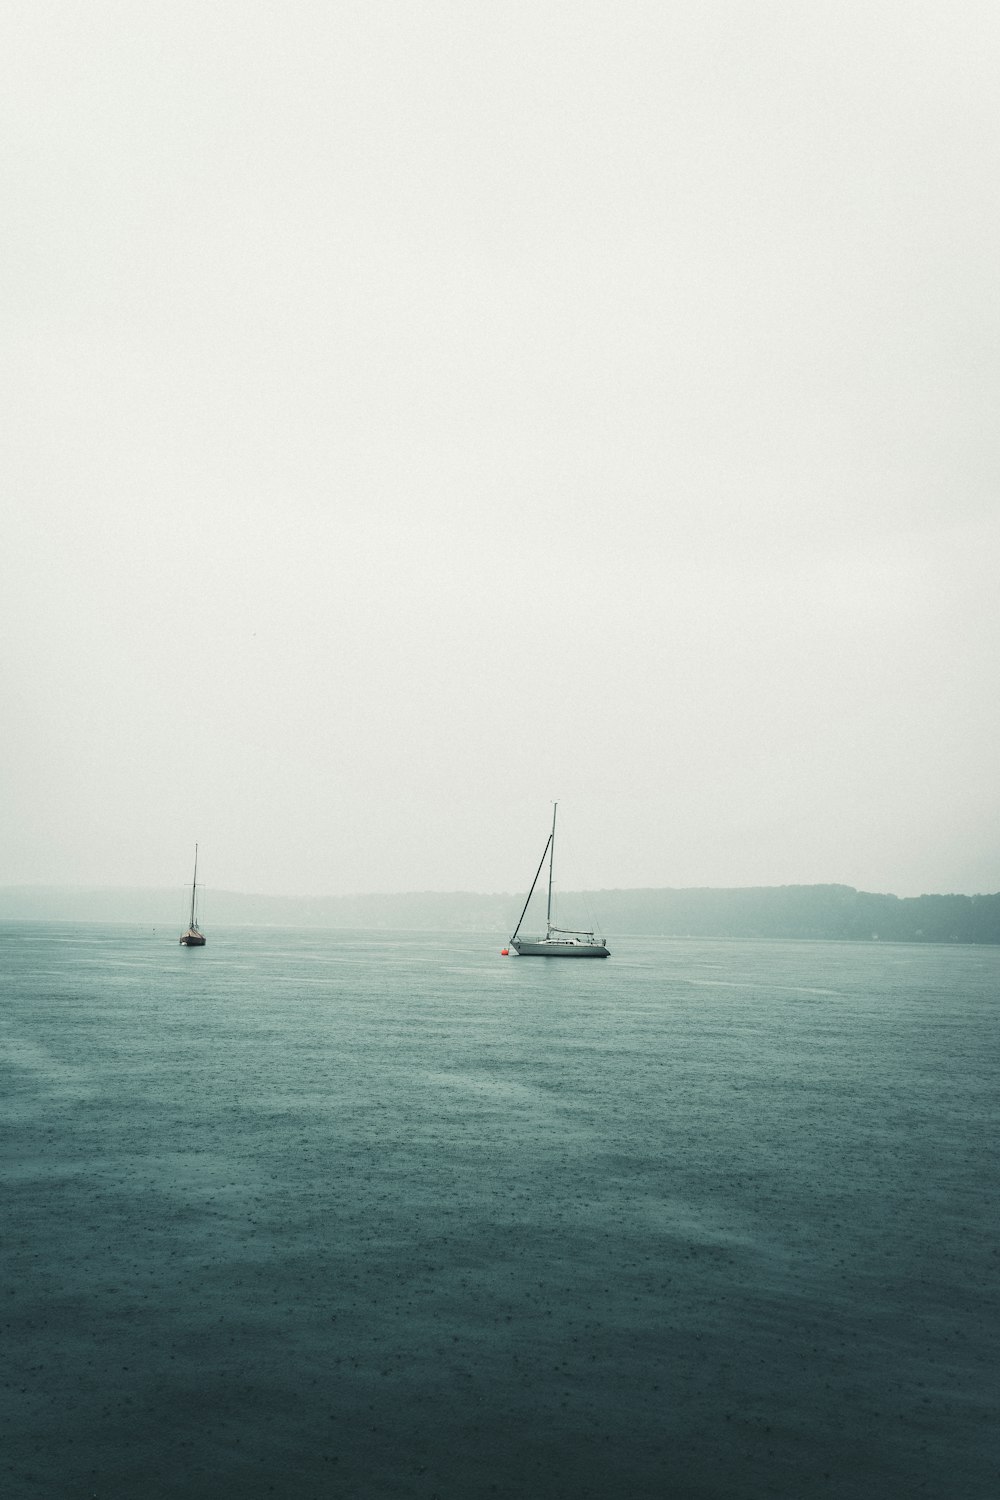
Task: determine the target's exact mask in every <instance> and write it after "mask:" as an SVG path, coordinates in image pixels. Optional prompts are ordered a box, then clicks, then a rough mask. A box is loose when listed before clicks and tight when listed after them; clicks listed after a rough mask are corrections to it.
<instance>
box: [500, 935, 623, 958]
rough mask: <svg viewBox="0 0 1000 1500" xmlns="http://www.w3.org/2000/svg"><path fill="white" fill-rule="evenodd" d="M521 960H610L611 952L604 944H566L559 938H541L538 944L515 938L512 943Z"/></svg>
mask: <svg viewBox="0 0 1000 1500" xmlns="http://www.w3.org/2000/svg"><path fill="white" fill-rule="evenodd" d="M511 947H512V948H513V949H514V951H515V953H517V954H518V955H519V956H520V957H521V958H610V957H611V953H610V950H609V949H607V948H605V946H604V944H603V943H573V942H564V941H562V940H560V939H557V938H551V939H549V940H546V939H545V938H540V939H539V940H538V942H535V943H531V942H527V941H526V940H525V939H524V938H515V939H514V941H513V942H512V943H511Z"/></svg>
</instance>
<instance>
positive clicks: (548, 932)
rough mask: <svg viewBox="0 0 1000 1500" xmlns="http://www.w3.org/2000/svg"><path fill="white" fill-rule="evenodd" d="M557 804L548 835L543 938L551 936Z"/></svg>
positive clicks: (553, 811)
mask: <svg viewBox="0 0 1000 1500" xmlns="http://www.w3.org/2000/svg"><path fill="white" fill-rule="evenodd" d="M558 807H559V803H558V802H553V804H552V832H551V833H550V834H549V900H548V905H547V906H546V908H545V936H546V937H551V936H552V866H553V864H554V862H555V857H556V810H557V809H558Z"/></svg>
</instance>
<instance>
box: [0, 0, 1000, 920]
mask: <svg viewBox="0 0 1000 1500" xmlns="http://www.w3.org/2000/svg"><path fill="white" fill-rule="evenodd" d="M998 64H1000V11H998V10H997V8H996V6H995V5H994V4H992V3H983V4H977V3H962V0H957V3H956V0H942V3H921V0H898V3H895V0H886V3H879V0H865V3H851V0H846V3H845V0H835V3H834V0H831V3H811V0H755V3H739V0H737V3H733V0H727V3H717V4H713V3H710V0H709V3H706V0H679V3H673V4H672V3H670V0H649V3H629V0H614V3H610V0H608V3H602V4H588V3H581V0H572V3H548V0H531V3H504V0H482V3H476V0H461V3H459V0H455V3H443V0H420V3H401V0H380V3H378V4H374V3H371V0H358V3H350V4H347V3H336V0H326V3H319V0H302V3H295V0H281V3H277V0H276V3H273V4H271V3H251V0H241V3H235V0H214V3H212V4H210V5H207V4H204V3H198V4H195V3H191V0H170V3H166V0H164V3H150V0H144V3H143V4H142V5H135V4H133V3H131V0H129V3H126V0H121V3H107V0H88V3H86V4H82V5H81V4H79V3H77V0H72V3H70V0H49V3H46V0H31V3H22V0H18V3H15V4H13V5H10V4H8V6H7V7H6V8H5V10H4V12H3V18H2V19H0V81H2V88H0V142H2V148H0V150H2V157H0V160H2V183H3V188H2V200H0V201H2V204H3V211H2V220H0V227H2V242H0V243H2V265H3V274H2V277H0V314H2V327H3V340H2V354H0V380H2V402H3V404H2V411H3V420H2V468H0V472H2V476H3V488H4V492H5V504H4V513H5V516H6V520H5V523H4V543H3V547H2V549H0V628H2V639H3V646H4V651H3V660H4V703H5V705H6V714H5V718H6V729H5V732H4V734H3V736H2V745H0V775H2V778H3V783H2V784H3V803H2V807H0V884H12V883H14V884H17V883H26V882H36V881H41V882H59V883H63V882H81V883H87V884H90V883H94V884H105V883H107V884H121V885H132V884H136V885H164V884H171V883H173V882H176V883H177V884H178V886H182V885H183V883H184V881H185V880H186V879H189V878H190V876H189V872H190V862H191V853H192V846H193V844H194V842H195V840H196V839H197V840H198V841H199V842H200V844H201V849H202V873H203V876H204V879H205V882H206V884H207V885H208V886H209V887H213V886H214V887H215V888H231V889H241V890H250V891H272V892H289V893H318V894H321V893H330V894H336V893H346V892H354V891H378V890H383V891H394V890H410V889H440V890H450V889H470V890H485V891H495V890H510V891H517V890H520V889H523V888H525V887H526V885H527V883H528V881H529V880H530V877H531V875H532V873H533V871H534V868H535V864H536V863H537V859H538V857H539V855H540V854H541V847H542V844H543V843H544V839H545V836H546V832H547V828H548V823H549V819H550V816H551V812H550V806H551V801H552V799H553V798H558V799H559V800H560V806H561V812H560V826H561V829H562V830H563V831H564V832H565V835H566V845H565V847H566V850H567V853H568V854H571V855H572V858H573V861H574V863H573V864H571V865H569V866H568V867H567V868H564V869H563V870H562V872H561V873H562V875H563V883H564V884H569V885H572V884H577V885H586V886H592V887H601V886H649V885H653V886H659V885H669V886H685V885H747V884H783V883H796V882H814V881H821V882H825V881H843V882H846V883H848V884H852V885H857V886H860V887H862V888H864V889H869V890H891V891H896V892H897V893H899V894H901V895H903V894H915V893H918V892H920V891H947V890H958V891H968V892H975V891H995V890H997V889H1000V858H998V847H997V838H996V830H997V827H998V811H1000V808H998V803H1000V777H998V771H997V765H998V757H997V748H996V747H997V741H998V729H1000V695H998V693H997V690H996V665H997V655H998V645H1000V640H998V635H1000V632H998V620H1000V602H998V589H997V575H998V562H1000V505H998V478H1000V425H998V420H997V417H998V411H1000V341H998V332H1000V192H998V183H1000V109H998V104H997V101H998V97H1000V67H998Z"/></svg>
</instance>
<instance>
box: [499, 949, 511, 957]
mask: <svg viewBox="0 0 1000 1500" xmlns="http://www.w3.org/2000/svg"><path fill="white" fill-rule="evenodd" d="M500 956H501V958H509V957H510V949H509V948H501V949H500Z"/></svg>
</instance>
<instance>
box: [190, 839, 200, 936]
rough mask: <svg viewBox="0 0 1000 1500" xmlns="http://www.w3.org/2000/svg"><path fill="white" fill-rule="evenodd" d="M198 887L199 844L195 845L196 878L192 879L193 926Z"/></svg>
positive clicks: (192, 923) (192, 924)
mask: <svg viewBox="0 0 1000 1500" xmlns="http://www.w3.org/2000/svg"><path fill="white" fill-rule="evenodd" d="M197 889H198V845H197V844H195V846H194V879H193V880H192V881H191V926H192V927H193V926H194V898H195V892H196V891H197Z"/></svg>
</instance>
